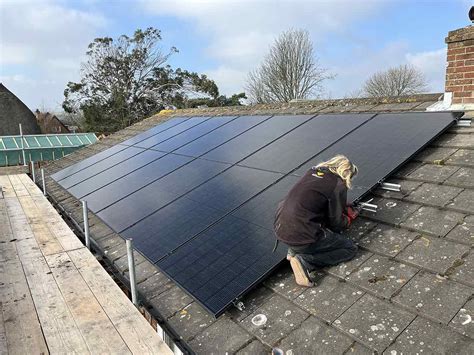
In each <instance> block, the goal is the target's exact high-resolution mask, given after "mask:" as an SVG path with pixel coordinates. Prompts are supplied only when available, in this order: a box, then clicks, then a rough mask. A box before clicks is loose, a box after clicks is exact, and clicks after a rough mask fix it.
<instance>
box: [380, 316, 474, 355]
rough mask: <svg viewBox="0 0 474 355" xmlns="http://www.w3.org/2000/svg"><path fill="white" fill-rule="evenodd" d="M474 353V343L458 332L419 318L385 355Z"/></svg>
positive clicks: (459, 354) (464, 354) (461, 354)
mask: <svg viewBox="0 0 474 355" xmlns="http://www.w3.org/2000/svg"><path fill="white" fill-rule="evenodd" d="M473 352H474V343H473V342H472V341H471V342H470V341H469V340H468V339H467V338H464V337H463V336H461V335H459V334H457V333H456V332H453V331H450V330H449V329H446V327H443V326H440V325H439V324H436V323H434V322H431V321H429V320H426V319H423V318H420V317H418V318H417V319H415V320H414V321H413V323H411V324H410V326H409V327H408V328H407V329H405V330H404V331H403V333H402V334H400V336H399V337H398V338H397V340H396V342H395V343H394V344H393V345H391V346H390V347H389V348H388V349H387V350H386V351H385V353H384V354H458V355H468V354H472V353H473Z"/></svg>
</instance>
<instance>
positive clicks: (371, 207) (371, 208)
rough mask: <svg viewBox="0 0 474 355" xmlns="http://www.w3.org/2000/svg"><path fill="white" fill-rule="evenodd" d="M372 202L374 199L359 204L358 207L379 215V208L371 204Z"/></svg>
mask: <svg viewBox="0 0 474 355" xmlns="http://www.w3.org/2000/svg"><path fill="white" fill-rule="evenodd" d="M372 200H373V198H371V199H370V200H368V201H366V202H358V203H357V204H358V205H359V206H360V207H361V209H363V210H364V211H368V212H373V213H377V208H379V206H377V205H374V204H372V203H370V202H372Z"/></svg>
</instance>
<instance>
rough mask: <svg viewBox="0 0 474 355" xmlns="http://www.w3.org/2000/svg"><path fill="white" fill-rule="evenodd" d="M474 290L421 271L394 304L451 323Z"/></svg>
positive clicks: (437, 320)
mask: <svg viewBox="0 0 474 355" xmlns="http://www.w3.org/2000/svg"><path fill="white" fill-rule="evenodd" d="M473 291H474V289H473V288H471V287H469V286H465V285H461V284H459V283H457V282H453V281H451V280H448V279H447V278H445V277H441V276H439V275H433V274H431V273H426V272H421V273H419V274H417V275H416V276H415V277H413V278H412V279H411V280H410V281H409V282H408V283H407V284H406V285H405V286H404V287H403V288H402V290H401V292H400V293H399V294H398V295H396V296H395V297H394V298H393V302H394V303H396V304H399V305H401V306H402V307H407V308H409V309H410V310H411V311H412V312H414V313H417V314H421V315H423V316H425V317H427V318H430V319H432V320H434V321H435V322H441V323H444V324H448V323H449V322H450V320H451V319H453V317H454V316H455V315H456V313H457V312H458V311H459V310H460V309H461V307H462V306H463V305H464V304H465V303H466V301H467V300H468V299H469V298H470V297H471V296H472V294H473Z"/></svg>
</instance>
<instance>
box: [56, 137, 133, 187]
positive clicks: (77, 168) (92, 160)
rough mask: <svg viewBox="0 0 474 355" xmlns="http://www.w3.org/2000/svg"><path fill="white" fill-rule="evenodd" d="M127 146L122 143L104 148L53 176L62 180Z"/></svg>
mask: <svg viewBox="0 0 474 355" xmlns="http://www.w3.org/2000/svg"><path fill="white" fill-rule="evenodd" d="M126 148H127V147H124V146H121V145H114V146H113V147H111V148H108V149H106V150H103V151H102V152H99V153H97V154H95V155H93V156H91V157H89V158H86V159H84V160H81V161H80V162H79V163H76V164H74V165H71V166H69V167H67V168H64V169H63V170H60V171H58V172H57V173H55V174H53V175H51V177H52V178H53V179H54V180H56V181H60V180H62V179H64V178H66V177H68V176H71V175H72V174H75V173H77V172H78V171H81V170H83V169H85V168H87V167H89V166H91V165H93V164H96V163H98V162H100V161H102V160H104V159H106V158H108V157H110V156H112V155H114V154H117V153H118V152H120V151H122V150H124V149H126Z"/></svg>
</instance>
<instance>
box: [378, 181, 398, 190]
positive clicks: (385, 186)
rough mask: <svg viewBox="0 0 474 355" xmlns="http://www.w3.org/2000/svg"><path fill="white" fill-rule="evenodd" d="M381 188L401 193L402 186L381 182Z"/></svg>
mask: <svg viewBox="0 0 474 355" xmlns="http://www.w3.org/2000/svg"><path fill="white" fill-rule="evenodd" d="M380 188H382V189H383V190H388V191H397V192H400V191H401V189H402V186H401V185H400V184H392V183H390V182H381V183H380Z"/></svg>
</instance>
